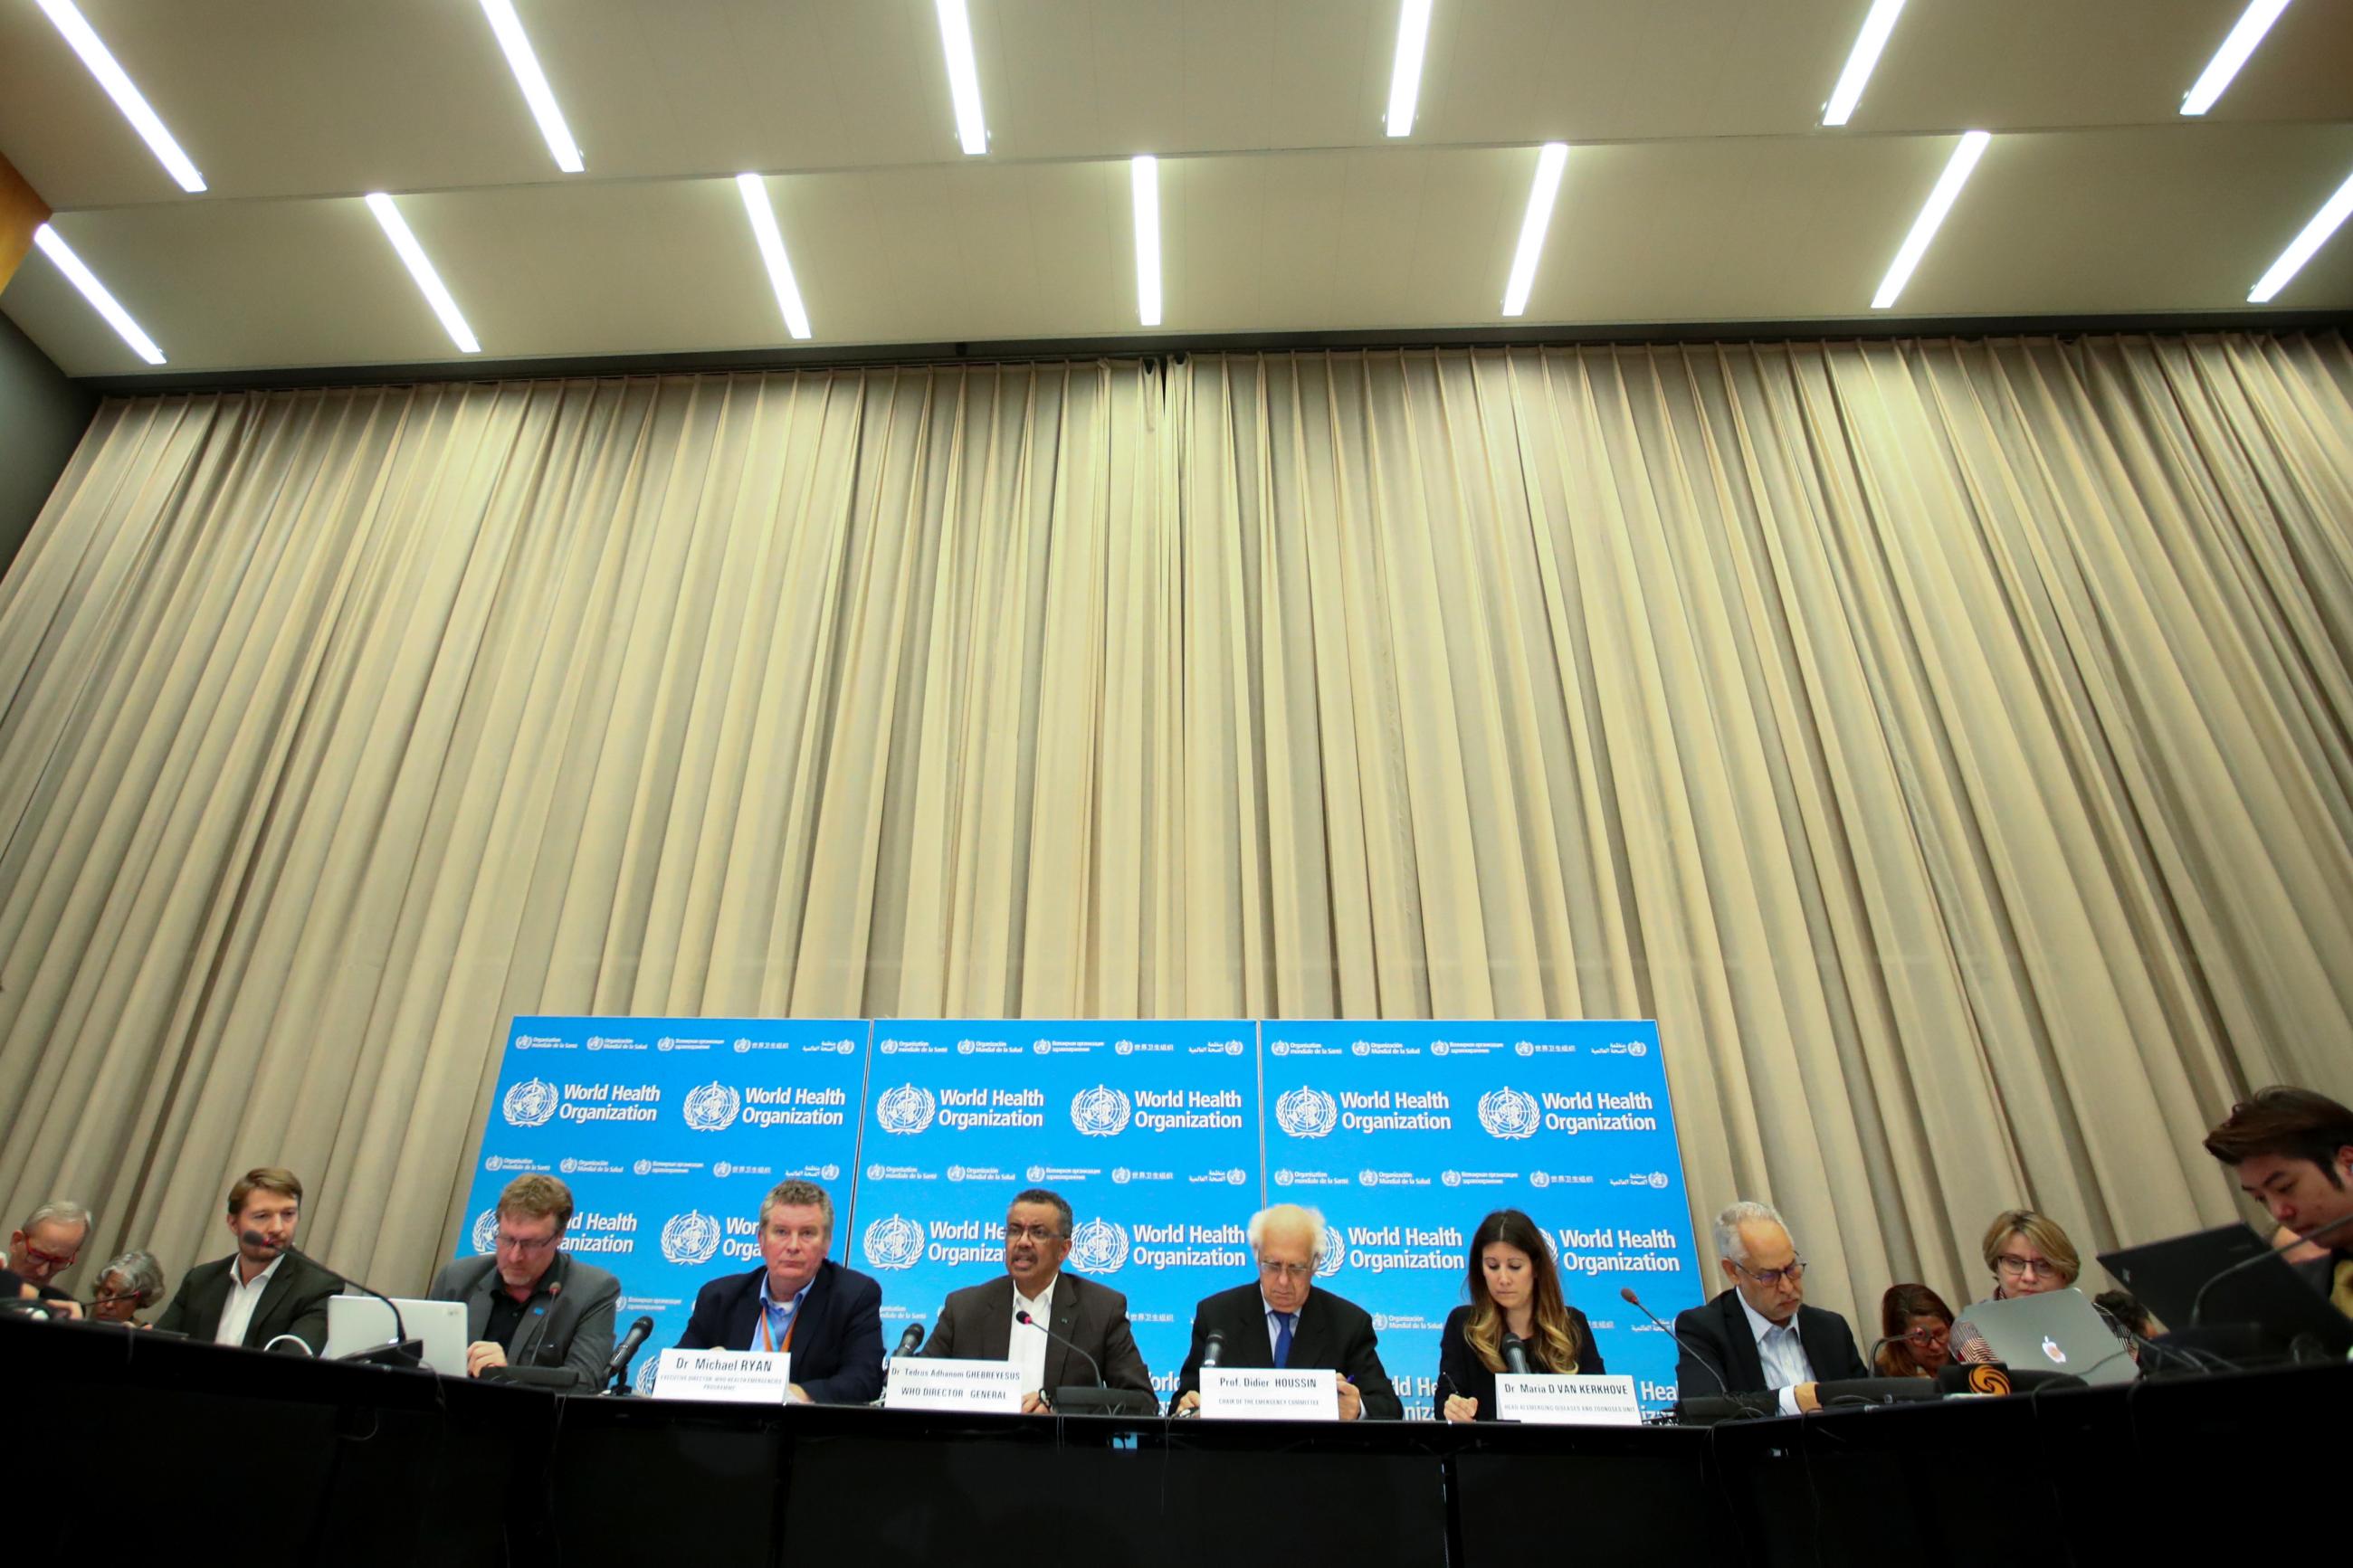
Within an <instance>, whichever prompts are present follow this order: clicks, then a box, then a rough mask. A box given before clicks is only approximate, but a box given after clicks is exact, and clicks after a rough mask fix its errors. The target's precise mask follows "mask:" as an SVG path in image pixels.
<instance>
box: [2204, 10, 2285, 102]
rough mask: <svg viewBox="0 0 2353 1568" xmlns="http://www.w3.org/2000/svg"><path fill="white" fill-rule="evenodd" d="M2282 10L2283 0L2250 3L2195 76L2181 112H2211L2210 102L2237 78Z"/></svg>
mask: <svg viewBox="0 0 2353 1568" xmlns="http://www.w3.org/2000/svg"><path fill="white" fill-rule="evenodd" d="M2286 9H2287V0H2253V4H2252V5H2249V6H2248V7H2247V8H2246V9H2245V10H2244V11H2242V12H2241V13H2240V14H2239V22H2238V26H2234V27H2232V29H2231V34H2230V37H2226V38H2224V39H2223V40H2222V47H2221V48H2219V49H2216V50H2215V51H2214V58H2212V59H2211V60H2208V61H2207V62H2206V68H2205V69H2204V70H2202V71H2200V72H2199V73H2198V79H2197V81H2195V82H2194V83H2192V84H2191V85H2190V89H2189V93H2188V94H2187V95H2186V96H2184V97H2183V99H2182V100H2181V112H2182V113H2184V114H2203V113H2205V112H2206V111H2207V110H2210V109H2211V108H2213V107H2214V100H2216V99H2218V98H2220V97H2221V96H2222V89H2224V88H2226V87H2229V86H2230V85H2231V79H2232V77H2234V76H2237V75H2238V74H2239V68H2240V67H2241V66H2242V65H2245V64H2246V63H2247V57H2248V56H2249V55H2252V54H2253V53H2254V52H2255V46H2256V45H2257V44H2260V43H2262V42H2263V35H2264V34H2265V33H2268V32H2270V31H2271V30H2272V24H2273V23H2274V22H2276V21H2278V20H2279V15H2280V13H2281V12H2283V11H2284V10H2286Z"/></svg>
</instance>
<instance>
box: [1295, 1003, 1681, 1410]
mask: <svg viewBox="0 0 2353 1568" xmlns="http://www.w3.org/2000/svg"><path fill="white" fill-rule="evenodd" d="M1261 1060H1262V1063H1263V1070H1264V1079H1263V1082H1264V1085H1265V1094H1266V1104H1267V1111H1268V1113H1267V1121H1266V1138H1267V1152H1266V1163H1267V1179H1268V1184H1269V1190H1270V1195H1271V1197H1272V1198H1273V1200H1274V1201H1277V1202H1282V1201H1289V1202H1293V1203H1300V1204H1306V1205H1312V1206H1314V1207H1317V1208H1320V1209H1321V1210H1323V1212H1324V1221H1325V1232H1324V1259H1323V1263H1322V1266H1321V1268H1320V1270H1319V1272H1320V1274H1321V1275H1322V1278H1320V1279H1318V1280H1317V1281H1316V1284H1317V1287H1318V1288H1319V1289H1329V1290H1334V1291H1336V1292H1338V1293H1339V1294H1340V1295H1343V1296H1345V1297H1347V1298H1348V1299H1349V1300H1353V1301H1355V1302H1356V1304H1357V1305H1358V1306H1360V1307H1362V1308H1364V1309H1365V1310H1366V1311H1368V1312H1370V1313H1372V1314H1373V1322H1374V1327H1375V1329H1376V1330H1377V1331H1378V1333H1379V1335H1380V1343H1381V1361H1382V1364H1384V1365H1385V1366H1387V1367H1388V1370H1389V1374H1390V1376H1391V1377H1392V1378H1393V1379H1394V1380H1395V1381H1396V1383H1397V1385H1398V1394H1400V1395H1401V1396H1402V1397H1403V1398H1404V1399H1405V1402H1406V1407H1407V1409H1408V1411H1409V1412H1411V1413H1417V1414H1427V1413H1428V1412H1429V1410H1430V1405H1431V1402H1432V1396H1433V1394H1434V1393H1435V1391H1436V1384H1437V1376H1438V1340H1439V1331H1440V1329H1442V1328H1443V1327H1444V1326H1445V1322H1446V1314H1447V1313H1448V1312H1449V1311H1450V1310H1452V1309H1453V1308H1454V1307H1456V1306H1458V1305H1460V1304H1461V1303H1462V1302H1464V1301H1465V1300H1468V1296H1467V1293H1466V1281H1467V1276H1468V1271H1469V1256H1470V1254H1469V1247H1470V1241H1471V1237H1472V1232H1473V1231H1475V1230H1476V1229H1477V1228H1478V1224H1479V1221H1480V1220H1481V1219H1482V1218H1484V1217H1485V1216H1486V1215H1487V1214H1489V1213H1490V1212H1491V1211H1493V1210H1495V1209H1499V1208H1516V1209H1520V1210H1522V1211H1524V1212H1525V1213H1526V1214H1527V1215H1528V1216H1529V1217H1530V1218H1532V1219H1534V1220H1535V1222H1536V1224H1537V1225H1538V1226H1540V1227H1541V1228H1542V1229H1543V1231H1544V1233H1545V1236H1546V1240H1547V1241H1549V1242H1551V1243H1553V1244H1554V1248H1555V1254H1556V1257H1557V1258H1558V1259H1559V1261H1560V1265H1561V1271H1562V1273H1561V1282H1562V1286H1563V1288H1564V1289H1565V1290H1566V1291H1567V1296H1568V1299H1569V1301H1570V1303H1571V1304H1572V1305H1574V1306H1577V1307H1579V1308H1581V1309H1582V1310H1584V1312H1585V1314H1586V1317H1587V1318H1588V1320H1589V1321H1591V1323H1592V1325H1593V1331H1594V1338H1595V1341H1596V1342H1597V1343H1598V1344H1599V1347H1600V1350H1601V1354H1602V1357H1603V1360H1604V1361H1605V1362H1606V1363H1607V1364H1608V1367H1609V1371H1610V1372H1612V1373H1631V1374H1632V1375H1633V1377H1634V1379H1635V1389H1636V1392H1637V1393H1638V1394H1641V1399H1642V1404H1643V1406H1644V1408H1646V1409H1659V1408H1662V1407H1664V1406H1665V1405H1669V1404H1671V1403H1672V1401H1673V1399H1674V1370H1675V1352H1674V1343H1673V1341H1672V1338H1671V1337H1669V1336H1668V1335H1666V1334H1663V1333H1662V1332H1660V1331H1658V1330H1656V1329H1653V1328H1652V1327H1651V1325H1650V1324H1649V1323H1648V1322H1647V1321H1645V1320H1643V1319H1642V1317H1641V1314H1639V1313H1637V1312H1636V1311H1635V1310H1633V1309H1632V1308H1630V1307H1629V1306H1627V1305H1626V1304H1625V1302H1623V1301H1622V1300H1620V1299H1619V1296H1618V1292H1619V1289H1620V1287H1621V1286H1626V1285H1631V1286H1633V1287H1634V1289H1636V1290H1637V1291H1638V1292H1639V1293H1640V1294H1641V1297H1642V1300H1643V1301H1644V1302H1645V1303H1646V1304H1648V1305H1649V1307H1650V1308H1651V1310H1652V1311H1654V1312H1656V1313H1658V1314H1659V1315H1660V1316H1661V1317H1662V1318H1665V1319H1667V1320H1668V1321H1673V1317H1674V1314H1675V1313H1676V1312H1678V1311H1680V1310H1683V1308H1685V1307H1689V1306H1693V1305H1694V1304H1696V1303H1697V1302H1698V1301H1699V1300H1700V1299H1701V1288H1700V1279H1699V1276H1698V1275H1697V1274H1696V1273H1695V1272H1694V1264H1695V1261H1696V1256H1695V1249H1694V1247H1693V1245H1692V1235H1691V1219H1690V1214H1691V1211H1690V1207H1689V1205H1687V1204H1686V1203H1685V1201H1684V1196H1683V1156H1682V1153H1681V1151H1680V1150H1679V1149H1678V1147H1677V1145H1676V1142H1675V1123H1674V1115H1673V1112H1672V1110H1671V1109H1670V1108H1669V1105H1668V1101H1667V1081H1666V1072H1665V1069H1664V1068H1663V1066H1662V1063H1661V1061H1660V1058H1659V1033H1658V1026H1657V1025H1655V1024H1651V1023H1553V1022H1536V1021H1525V1022H1516V1023H1514V1022H1503V1023H1459V1022H1440V1023H1397V1022H1390V1023H1376V1022H1363V1021H1357V1022H1344V1023H1296V1022H1276V1021H1270V1022H1269V1023H1267V1024H1266V1025H1265V1026H1263V1028H1262V1030H1261Z"/></svg>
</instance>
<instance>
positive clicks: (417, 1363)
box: [237, 1230, 425, 1367]
mask: <svg viewBox="0 0 2353 1568" xmlns="http://www.w3.org/2000/svg"><path fill="white" fill-rule="evenodd" d="M237 1240H239V1241H241V1242H243V1243H244V1244H245V1245H246V1246H248V1247H260V1248H262V1249H264V1250H265V1251H270V1252H278V1253H282V1254H284V1255H285V1256H287V1257H289V1258H301V1260H302V1261H303V1262H305V1263H307V1264H309V1265H310V1266H311V1268H315V1269H317V1270H318V1271H319V1272H320V1273H322V1274H324V1275H327V1276H328V1277H330V1278H331V1279H334V1280H335V1281H337V1282H338V1283H339V1284H343V1285H346V1286H349V1287H350V1288H351V1289H354V1290H357V1291H358V1292H359V1293H360V1294H361V1295H363V1296H373V1297H375V1299H376V1300H379V1301H381V1302H383V1303H384V1304H385V1306H386V1307H387V1308H389V1309H390V1310H391V1311H392V1342H391V1343H390V1344H388V1345H378V1346H375V1347H373V1348H371V1349H368V1350H364V1351H359V1352H353V1354H351V1355H347V1356H344V1357H343V1358H342V1359H343V1360H344V1361H356V1362H374V1363H380V1364H382V1365H385V1366H414V1367H422V1366H423V1365H424V1364H425V1342H424V1341H423V1340H412V1339H410V1338H409V1337H408V1325H407V1324H406V1323H404V1322H402V1321H400V1303H399V1302H397V1301H395V1300H393V1299H392V1298H391V1297H389V1296H387V1295H385V1293H384V1292H383V1291H381V1290H379V1289H376V1288H375V1286H373V1285H370V1284H368V1283H367V1282H366V1281H364V1280H361V1279H353V1278H352V1277H351V1276H350V1275H348V1274H340V1273H337V1272H336V1271H335V1270H334V1269H332V1268H328V1267H327V1266H326V1265H325V1264H323V1263H322V1262H320V1261H319V1260H318V1259H317V1258H313V1257H311V1255H310V1254H309V1253H307V1252H305V1251H303V1250H302V1249H301V1247H297V1246H295V1245H294V1244H293V1243H292V1242H290V1241H271V1240H270V1239H269V1237H266V1236H264V1235H262V1234H261V1233H260V1232H259V1231H258V1230H248V1231H242V1232H240V1233H239V1234H238V1236H237ZM279 1337H280V1339H282V1338H284V1337H285V1336H284V1335H282V1334H281V1335H280V1336H279ZM271 1343H273V1344H274V1343H276V1341H272V1342H271ZM264 1348H265V1349H266V1348H268V1347H266V1346H265V1347H264ZM305 1348H306V1349H307V1348H308V1347H307V1346H306V1347H305Z"/></svg>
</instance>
